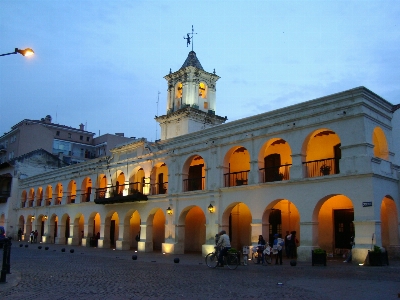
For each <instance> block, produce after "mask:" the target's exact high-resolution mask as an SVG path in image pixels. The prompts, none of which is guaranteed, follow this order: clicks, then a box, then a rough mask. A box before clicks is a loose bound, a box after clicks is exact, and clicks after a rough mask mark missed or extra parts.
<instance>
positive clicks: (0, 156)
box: [0, 115, 132, 164]
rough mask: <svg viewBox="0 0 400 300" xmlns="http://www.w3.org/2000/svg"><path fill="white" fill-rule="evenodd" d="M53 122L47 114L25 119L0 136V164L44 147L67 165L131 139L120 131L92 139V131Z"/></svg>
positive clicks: (106, 150) (94, 155) (82, 160)
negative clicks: (36, 118)
mask: <svg viewBox="0 0 400 300" xmlns="http://www.w3.org/2000/svg"><path fill="white" fill-rule="evenodd" d="M84 127H85V126H84V125H83V124H80V125H79V129H78V128H73V127H69V126H65V125H60V124H55V123H52V118H51V116H50V115H47V116H46V117H45V118H42V119H41V120H30V119H24V120H22V121H21V122H19V123H18V124H15V125H14V126H12V127H11V130H10V131H9V132H7V133H5V134H4V135H3V136H1V137H0V163H4V162H7V161H11V160H13V159H14V158H17V157H20V156H22V155H25V154H27V153H30V152H32V151H34V150H38V149H43V150H45V151H47V152H49V153H52V154H54V155H58V156H60V157H61V158H62V160H63V161H64V162H66V163H68V164H75V163H81V162H84V161H86V160H89V159H92V158H96V157H101V156H107V155H110V149H112V148H113V147H115V146H116V145H118V144H121V143H125V142H127V141H132V139H131V138H126V137H124V135H123V134H122V133H119V134H115V135H112V134H105V135H102V136H99V137H97V138H95V137H94V136H95V134H94V133H93V132H89V131H86V130H85V129H84Z"/></svg>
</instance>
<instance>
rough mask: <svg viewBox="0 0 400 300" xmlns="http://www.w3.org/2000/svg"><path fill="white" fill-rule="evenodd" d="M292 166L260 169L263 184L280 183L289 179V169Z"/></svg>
mask: <svg viewBox="0 0 400 300" xmlns="http://www.w3.org/2000/svg"><path fill="white" fill-rule="evenodd" d="M291 166H292V164H286V165H280V166H276V167H268V168H261V169H260V171H261V172H262V176H263V179H262V180H263V182H273V181H282V180H289V179H290V167H291Z"/></svg>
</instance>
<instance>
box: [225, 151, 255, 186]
mask: <svg viewBox="0 0 400 300" xmlns="http://www.w3.org/2000/svg"><path fill="white" fill-rule="evenodd" d="M249 172H250V154H249V151H248V150H247V149H246V148H245V147H242V146H236V147H233V148H231V149H230V150H229V151H228V152H227V153H226V155H225V158H224V186H225V187H230V186H238V185H247V184H248V174H249Z"/></svg>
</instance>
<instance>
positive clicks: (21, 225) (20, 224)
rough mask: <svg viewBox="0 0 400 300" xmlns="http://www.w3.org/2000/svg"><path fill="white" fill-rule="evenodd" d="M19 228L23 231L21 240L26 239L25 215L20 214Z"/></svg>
mask: <svg viewBox="0 0 400 300" xmlns="http://www.w3.org/2000/svg"><path fill="white" fill-rule="evenodd" d="M19 229H21V231H22V236H21V240H22V241H24V240H25V233H26V228H25V218H24V216H23V215H21V216H19V218H18V230H19Z"/></svg>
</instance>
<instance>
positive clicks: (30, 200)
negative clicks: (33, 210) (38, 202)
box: [28, 188, 35, 207]
mask: <svg viewBox="0 0 400 300" xmlns="http://www.w3.org/2000/svg"><path fill="white" fill-rule="evenodd" d="M33 201H35V190H34V189H33V188H31V189H30V190H29V196H28V203H29V207H33Z"/></svg>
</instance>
